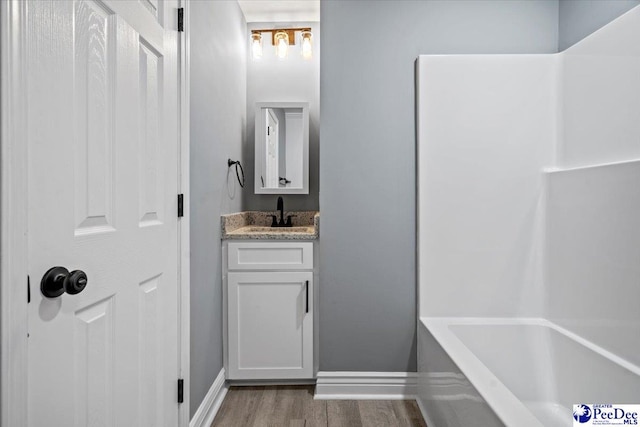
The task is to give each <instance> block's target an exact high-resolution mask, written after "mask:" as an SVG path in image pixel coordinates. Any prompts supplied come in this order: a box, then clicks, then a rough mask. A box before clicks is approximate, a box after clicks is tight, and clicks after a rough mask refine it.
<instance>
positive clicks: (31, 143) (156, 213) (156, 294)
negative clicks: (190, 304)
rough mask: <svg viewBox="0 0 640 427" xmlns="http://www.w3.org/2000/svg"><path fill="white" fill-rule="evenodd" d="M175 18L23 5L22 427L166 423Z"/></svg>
mask: <svg viewBox="0 0 640 427" xmlns="http://www.w3.org/2000/svg"><path fill="white" fill-rule="evenodd" d="M176 8H177V2H176V1H170V0H164V1H163V0H127V1H123V0H114V1H107V0H76V1H67V0H64V1H30V2H29V3H28V5H27V16H28V17H27V23H28V30H27V46H28V49H27V52H25V55H28V60H27V65H28V68H27V70H26V72H27V73H28V78H27V84H28V95H27V104H28V122H29V123H28V129H29V135H28V141H27V143H28V147H29V149H28V150H29V163H28V176H29V180H28V181H29V182H28V190H29V191H28V200H29V217H28V245H29V276H30V279H31V302H30V304H29V325H28V326H29V339H28V350H29V361H28V363H29V365H28V376H29V380H28V394H29V401H28V410H29V412H28V417H29V423H28V424H29V426H32V427H42V426H52V427H70V426H75V427H88V426H92V427H93V426H118V427H119V426H123V427H124V426H145V427H146V426H149V427H151V426H153V427H157V426H167V427H175V426H177V425H178V403H177V396H176V395H177V387H176V383H177V378H178V373H179V367H178V363H179V360H178V349H179V346H178V298H179V294H178V289H179V287H178V233H177V229H178V223H177V221H178V220H177V215H176V205H177V202H176V193H177V183H178V169H177V165H178V160H179V151H178V149H179V138H178V109H177V105H178V89H177V87H178V85H177V79H178V77H177V67H178V65H177V64H178V63H177V40H178V36H177V32H176V31H175V21H174V19H175V16H176ZM54 266H62V267H65V268H67V269H68V270H82V271H83V272H85V273H86V275H87V285H86V288H85V289H84V290H83V291H82V292H81V293H78V294H76V295H70V294H69V293H64V294H62V295H61V296H58V297H52V298H47V297H45V296H44V295H43V294H42V293H41V289H40V285H41V278H42V277H43V275H44V274H45V272H46V271H47V270H48V269H49V268H51V267H54ZM62 277H63V276H61V278H62ZM56 283H57V284H60V283H61V282H56ZM54 284H55V283H54Z"/></svg>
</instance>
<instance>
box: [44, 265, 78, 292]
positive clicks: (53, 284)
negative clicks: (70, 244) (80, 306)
mask: <svg viewBox="0 0 640 427" xmlns="http://www.w3.org/2000/svg"><path fill="white" fill-rule="evenodd" d="M86 286H87V275H86V274H85V272H84V271H82V270H73V271H72V272H71V273H69V270H67V269H66V268H64V267H52V268H50V269H49V270H48V271H47V272H46V273H44V276H42V281H41V282H40V291H41V292H42V295H44V296H45V297H47V298H57V297H59V296H60V295H62V294H63V293H65V292H66V293H68V294H69V295H75V294H79V293H80V292H82V291H83V290H84V288H85V287H86Z"/></svg>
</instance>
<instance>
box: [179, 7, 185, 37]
mask: <svg viewBox="0 0 640 427" xmlns="http://www.w3.org/2000/svg"><path fill="white" fill-rule="evenodd" d="M178 31H180V32H183V31H184V7H179V8H178Z"/></svg>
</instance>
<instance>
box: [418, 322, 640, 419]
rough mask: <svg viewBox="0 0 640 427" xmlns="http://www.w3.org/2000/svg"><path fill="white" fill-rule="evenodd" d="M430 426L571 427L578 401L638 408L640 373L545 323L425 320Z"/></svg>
mask: <svg viewBox="0 0 640 427" xmlns="http://www.w3.org/2000/svg"><path fill="white" fill-rule="evenodd" d="M418 329H419V334H420V337H419V343H420V346H419V350H418V361H419V366H418V371H419V374H420V377H419V396H418V403H419V404H420V405H421V407H422V410H423V412H424V413H425V414H426V418H428V419H427V423H429V421H430V422H431V424H429V427H476V426H477V427H492V426H501V425H506V426H509V427H533V426H544V427H555V426H558V427H559V426H562V427H565V426H570V425H572V421H573V419H572V406H573V404H574V403H587V404H588V403H620V404H623V403H627V404H629V403H640V368H638V367H637V366H635V365H632V364H631V363H629V362H627V361H625V360H623V359H621V358H619V357H617V356H615V355H614V354H612V353H610V352H607V351H606V350H603V349H602V348H600V347H598V346H596V345H594V344H592V343H590V342H588V341H586V340H584V339H582V338H580V337H579V336H577V335H575V334H573V333H571V332H569V331H567V330H566V329H563V328H561V327H558V326H557V325H555V324H553V323H551V322H549V321H546V320H543V319H486V318H483V319H476V318H422V319H420V321H419V325H418Z"/></svg>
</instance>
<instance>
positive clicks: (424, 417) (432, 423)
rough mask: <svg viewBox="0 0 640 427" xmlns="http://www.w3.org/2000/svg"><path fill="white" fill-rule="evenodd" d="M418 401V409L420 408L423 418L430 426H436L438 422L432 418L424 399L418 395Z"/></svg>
mask: <svg viewBox="0 0 640 427" xmlns="http://www.w3.org/2000/svg"><path fill="white" fill-rule="evenodd" d="M416 403H417V404H418V409H420V413H421V414H422V418H423V419H424V422H425V423H426V424H427V426H428V427H436V424H435V423H434V422H433V420H431V418H430V417H429V414H428V413H427V408H425V407H424V404H423V403H422V399H420V397H416Z"/></svg>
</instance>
